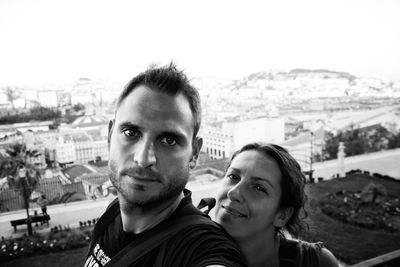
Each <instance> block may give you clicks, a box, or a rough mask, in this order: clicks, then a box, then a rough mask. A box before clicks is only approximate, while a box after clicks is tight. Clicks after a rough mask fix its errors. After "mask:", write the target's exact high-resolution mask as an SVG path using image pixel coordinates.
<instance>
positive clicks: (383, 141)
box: [0, 69, 400, 230]
mask: <svg viewBox="0 0 400 267" xmlns="http://www.w3.org/2000/svg"><path fill="white" fill-rule="evenodd" d="M192 82H193V84H194V85H195V86H196V87H197V88H198V89H199V92H200V95H201V100H202V110H203V123H202V126H201V130H200V133H199V135H200V136H201V137H203V139H204V144H203V148H202V152H201V154H200V158H199V162H198V166H197V167H196V169H195V170H193V171H192V174H191V178H190V182H189V186H194V187H196V186H204V185H206V186H207V185H208V186H213V184H214V183H215V182H216V181H218V180H219V178H218V177H221V175H223V170H224V164H226V161H227V159H228V158H229V157H230V155H231V154H232V153H233V152H234V151H235V150H237V149H238V148H240V147H241V146H243V145H244V144H247V143H251V142H264V143H275V144H279V145H282V146H283V147H285V148H286V149H287V150H288V151H289V152H290V153H291V154H292V155H293V156H294V157H295V158H296V159H297V161H298V162H299V163H300V165H301V167H302V169H303V172H304V173H305V174H306V177H307V179H308V181H309V182H313V181H317V178H318V181H323V180H324V179H332V178H334V177H336V176H337V177H339V176H344V175H346V174H347V173H346V174H345V173H344V172H345V171H347V172H349V171H354V170H356V169H357V170H360V168H361V169H362V171H368V173H380V175H386V176H388V177H393V178H394V179H399V178H400V169H399V166H398V164H397V163H393V162H392V163H391V165H390V163H389V165H387V164H386V163H385V164H382V162H384V160H383V161H380V158H385V157H388V156H386V155H387V153H389V154H388V155H390V156H389V157H388V158H392V159H393V158H394V161H395V162H396V159H400V149H399V148H400V141H399V140H400V82H398V81H385V80H381V79H371V78H362V77H356V76H354V75H351V74H349V73H345V72H337V71H332V70H323V69H318V70H309V69H293V70H289V71H283V70H279V71H278V70H274V71H272V70H270V71H260V72H257V73H253V74H251V75H249V76H247V77H243V78H240V79H236V80H226V79H225V80H222V79H221V80H218V79H211V78H194V79H193V80H192ZM121 88H122V87H120V88H118V86H117V85H115V84H111V83H108V84H107V83H104V82H100V81H93V80H91V79H90V78H79V79H78V80H77V81H74V82H71V83H70V84H63V85H55V84H53V85H44V86H43V87H35V88H28V87H27V88H24V87H13V86H6V87H2V88H1V93H0V107H1V110H0V113H1V115H2V116H1V120H3V121H4V122H8V123H7V124H4V123H3V124H2V125H1V126H0V140H1V142H0V148H1V150H0V152H1V154H2V155H3V157H4V156H6V155H7V153H8V152H7V151H8V150H9V148H10V146H13V144H15V143H19V144H24V145H25V147H26V150H27V151H36V152H37V154H35V155H34V156H32V157H29V160H30V162H31V163H32V164H33V165H34V166H35V168H37V169H38V170H40V177H39V179H38V181H37V184H36V186H35V187H32V190H31V191H30V197H29V198H30V199H31V203H30V204H29V205H30V206H31V208H32V209H35V207H38V206H37V204H36V203H35V201H34V200H35V199H36V198H37V197H38V196H40V195H41V194H45V195H46V196H47V198H48V199H49V202H50V204H53V205H56V206H57V205H59V204H62V203H73V202H76V201H87V200H92V201H93V200H96V199H108V198H109V197H112V196H113V194H115V191H114V190H115V189H113V187H112V186H111V183H110V181H109V179H108V173H107V161H108V144H107V135H108V123H109V120H110V119H112V118H113V116H114V106H115V103H116V98H117V96H118V94H119V91H120V90H121ZM38 111H40V112H41V114H42V115H43V117H41V116H42V115H40V116H39V117H36V118H35V117H33V118H31V117H29V115H27V114H33V115H34V114H37V112H38ZM35 112H36V113H35ZM45 115H46V116H47V117H46V116H45ZM21 120H22V121H21ZM24 120H26V121H24ZM13 121H14V122H13ZM11 122H13V123H11ZM382 129H384V134H383V135H382V136H381V135H379V141H378V143H376V141H371V140H372V139H371V138H370V139H369V142H374V146H371V147H368V148H365V145H364V149H366V150H363V151H359V152H354V151H353V150H354V149H356V150H357V148H353V147H351V146H352V145H351V144H350V143H349V144H347V143H346V142H347V141H345V140H336V141H344V143H345V145H348V146H349V148H348V151H347V153H344V152H343V155H344V157H345V158H346V160H345V161H343V160H341V161H340V160H338V156H337V155H339V153H338V152H339V150H338V147H339V143H338V142H336V143H333V144H334V146H333V148H332V140H334V137H335V136H339V134H340V133H345V132H346V131H347V132H348V131H354V130H358V131H361V132H364V133H367V135H368V136H378V135H377V131H381V130H382ZM396 138H397V139H396ZM396 140H397V141H396ZM332 149H333V150H332ZM368 149H369V150H368ZM342 151H344V150H342ZM376 153H378V154H376ZM379 153H380V154H379ZM346 154H347V155H346ZM362 157H370V158H372V160H374V161H380V162H381V164H378V165H380V166H378V167H375V168H374V167H373V164H371V163H370V161H369V159H365V160H364V159H362ZM364 161H365V162H364ZM339 162H342V166H340V164H339ZM363 164H364V165H363ZM3 168H4V167H3ZM17 181H18V177H12V176H9V175H6V176H4V177H1V180H0V201H1V202H0V211H1V212H11V211H14V210H15V211H17V210H20V209H23V208H24V205H25V204H24V199H23V198H21V194H20V193H19V192H18V190H15V188H16V187H15V186H16V184H17ZM211 191H212V190H211ZM208 192H210V191H208ZM76 223H77V222H75V224H76ZM72 224H73V223H72ZM10 230H11V229H10ZM15 230H16V228H15Z"/></svg>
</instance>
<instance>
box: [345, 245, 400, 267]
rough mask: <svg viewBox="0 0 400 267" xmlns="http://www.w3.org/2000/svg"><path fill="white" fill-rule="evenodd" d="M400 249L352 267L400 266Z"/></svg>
mask: <svg viewBox="0 0 400 267" xmlns="http://www.w3.org/2000/svg"><path fill="white" fill-rule="evenodd" d="M399 263H400V249H398V250H395V251H392V252H389V253H386V254H383V255H380V256H378V257H375V258H372V259H369V260H366V261H362V262H360V263H357V264H354V265H351V266H350V267H378V266H382V267H383V266H400V264H399Z"/></svg>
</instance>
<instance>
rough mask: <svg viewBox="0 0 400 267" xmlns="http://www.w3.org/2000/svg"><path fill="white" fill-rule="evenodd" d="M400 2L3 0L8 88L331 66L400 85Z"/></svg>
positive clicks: (1, 40)
mask: <svg viewBox="0 0 400 267" xmlns="http://www.w3.org/2000/svg"><path fill="white" fill-rule="evenodd" d="M399 14H400V1H398V0H375V1H372V0H315V1H314V0H309V1H302V0H292V1H288V0H279V1H266V0H264V1H252V0H246V1H234V0H230V1H225V0H218V1H216V0H211V1H210V0H202V1H191V0H183V1H177V0H168V1H120V0H110V1H105V0H85V1H82V0H66V1H57V0H43V1H39V0H0V86H6V85H33V84H42V83H68V82H73V81H76V80H77V79H78V78H80V77H87V78H90V79H93V80H97V79H101V80H112V81H122V82H123V83H124V82H127V81H128V80H129V79H130V78H131V77H132V76H134V75H136V74H137V73H138V72H140V71H143V70H144V69H145V68H146V67H147V66H148V65H149V64H151V63H158V64H167V63H168V62H170V61H171V60H172V61H174V62H175V63H176V64H177V65H178V66H179V67H180V68H182V69H184V70H185V71H186V73H187V74H188V75H189V77H202V76H208V77H224V78H241V77H244V76H246V75H248V74H250V73H252V72H258V71H262V70H269V69H288V70H289V69H293V68H310V69H330V70H336V71H345V72H349V73H351V74H354V75H357V76H361V77H375V78H381V79H387V80H400V15H399Z"/></svg>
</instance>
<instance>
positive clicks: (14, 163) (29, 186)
mask: <svg viewBox="0 0 400 267" xmlns="http://www.w3.org/2000/svg"><path fill="white" fill-rule="evenodd" d="M39 155H40V153H39V152H38V151H37V150H29V149H27V148H26V145H25V144H24V143H13V144H11V145H9V146H8V147H7V148H6V155H0V177H7V181H8V184H9V186H10V188H14V189H15V190H20V189H21V188H22V187H23V183H25V185H26V190H27V195H28V197H29V196H30V195H31V193H32V192H33V190H34V189H35V187H36V185H37V183H38V182H39V179H40V171H39V170H38V168H37V167H36V166H35V165H34V163H33V159H34V158H35V157H38V156H39ZM22 167H24V168H25V181H23V180H22V179H20V176H19V171H20V169H21V168H22ZM21 192H22V190H21Z"/></svg>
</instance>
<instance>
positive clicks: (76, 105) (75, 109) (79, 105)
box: [72, 103, 85, 112]
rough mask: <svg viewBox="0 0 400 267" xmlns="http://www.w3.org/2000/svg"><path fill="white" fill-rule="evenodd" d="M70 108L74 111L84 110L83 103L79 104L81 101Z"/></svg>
mask: <svg viewBox="0 0 400 267" xmlns="http://www.w3.org/2000/svg"><path fill="white" fill-rule="evenodd" d="M72 109H73V110H74V111H75V112H79V111H82V112H84V111H85V106H84V105H83V104H81V103H78V104H75V105H74V106H73V107H72Z"/></svg>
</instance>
